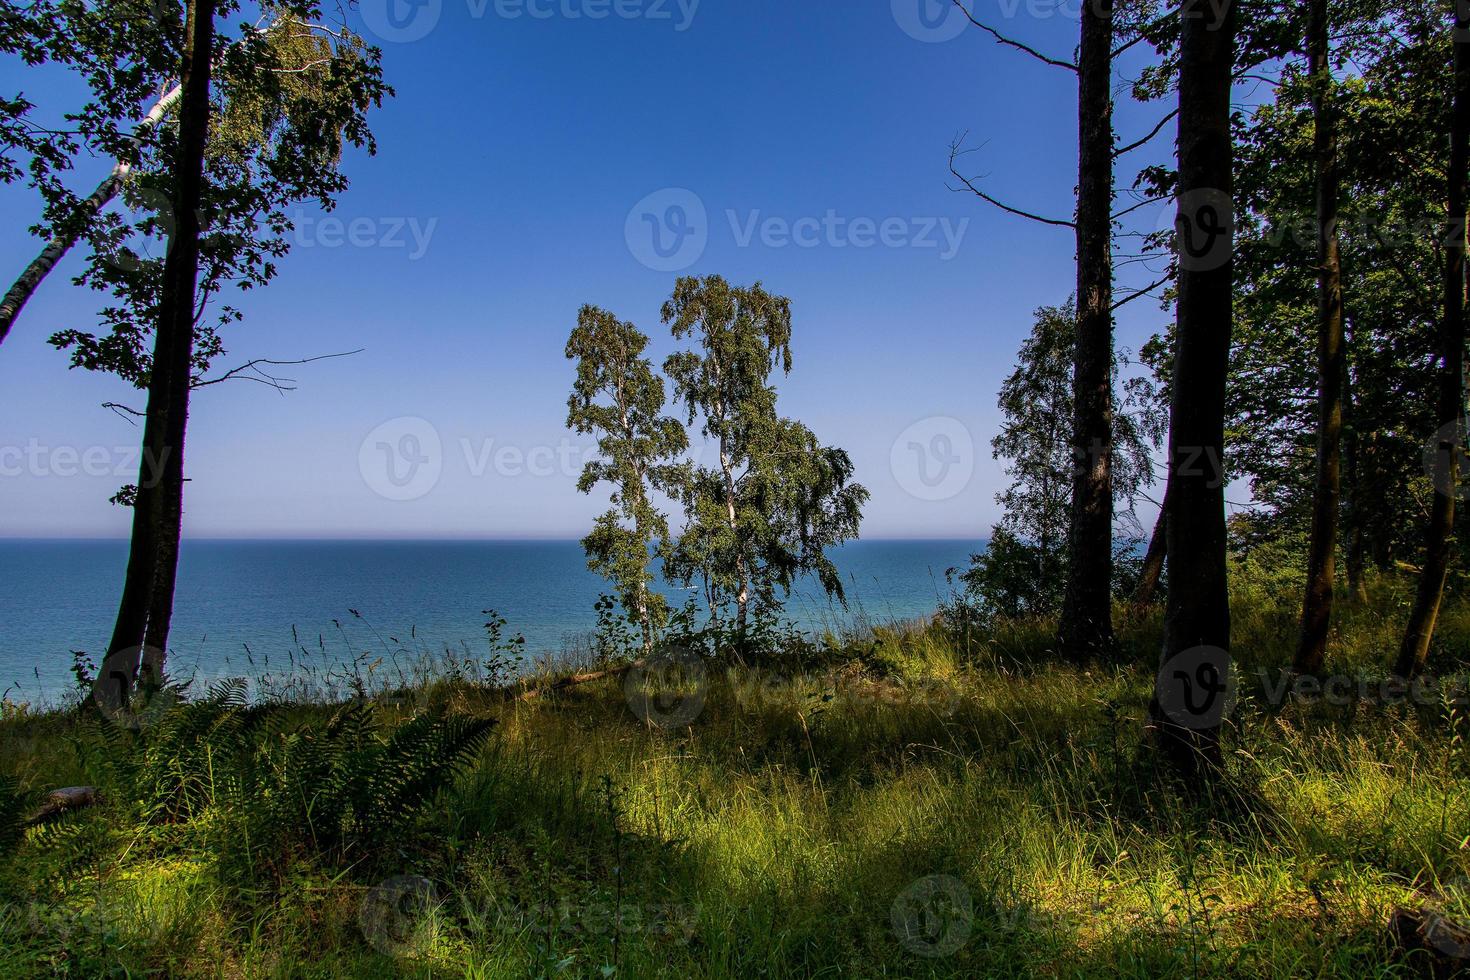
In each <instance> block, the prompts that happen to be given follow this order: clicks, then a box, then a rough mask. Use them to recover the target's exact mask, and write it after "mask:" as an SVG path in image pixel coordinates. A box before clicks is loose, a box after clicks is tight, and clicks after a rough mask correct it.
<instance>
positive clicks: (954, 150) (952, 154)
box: [949, 137, 1077, 229]
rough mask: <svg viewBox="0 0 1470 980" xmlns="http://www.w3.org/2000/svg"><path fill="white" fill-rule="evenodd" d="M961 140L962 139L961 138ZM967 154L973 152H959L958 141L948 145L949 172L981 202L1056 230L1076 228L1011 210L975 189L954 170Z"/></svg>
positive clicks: (1027, 212)
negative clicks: (956, 163) (1054, 227)
mask: <svg viewBox="0 0 1470 980" xmlns="http://www.w3.org/2000/svg"><path fill="white" fill-rule="evenodd" d="M961 139H963V137H962V138H961ZM967 152H973V151H969V150H961V149H960V141H956V142H954V143H953V144H951V145H950V148H949V172H950V173H951V174H953V175H954V177H955V179H956V180H958V181H960V183H962V184H964V185H965V187H966V188H968V189H969V190H970V193H972V194H974V195H975V196H976V197H978V198H980V199H981V200H983V201H985V202H987V203H989V204H992V205H994V206H995V207H997V208H1000V209H1001V210H1002V211H1005V212H1007V213H1009V214H1014V215H1016V216H1017V217H1019V218H1030V219H1031V220H1032V221H1039V222H1040V223H1042V224H1044V225H1055V226H1056V227H1058V228H1074V229H1075V228H1076V227H1077V226H1076V224H1074V223H1073V222H1071V221H1063V220H1061V219H1060V218H1048V217H1045V216H1043V215H1039V214H1032V213H1031V212H1030V211H1023V210H1021V209H1020V208H1013V207H1011V206H1010V205H1009V204H1003V203H1002V202H1000V201H997V200H996V199H995V198H993V197H991V196H990V195H989V194H987V193H985V192H984V191H982V190H981V189H980V188H978V187H976V186H975V184H974V182H972V181H971V180H970V178H968V177H965V176H964V175H962V174H961V173H960V172H959V171H958V170H957V169H955V160H956V159H958V158H959V157H960V156H961V155H962V154H963V153H967ZM950 190H952V191H959V190H960V188H958V187H951V188H950Z"/></svg>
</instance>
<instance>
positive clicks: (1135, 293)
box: [1109, 276, 1174, 312]
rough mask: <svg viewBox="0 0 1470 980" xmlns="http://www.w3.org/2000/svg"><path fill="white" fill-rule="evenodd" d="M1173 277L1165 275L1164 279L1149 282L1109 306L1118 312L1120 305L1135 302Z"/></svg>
mask: <svg viewBox="0 0 1470 980" xmlns="http://www.w3.org/2000/svg"><path fill="white" fill-rule="evenodd" d="M1173 278H1174V277H1173V276H1164V277H1163V278H1162V279H1159V280H1157V281H1155V282H1152V283H1150V284H1148V285H1147V286H1145V287H1143V288H1142V289H1136V290H1134V291H1133V292H1131V293H1129V294H1128V295H1127V296H1124V297H1123V298H1122V299H1120V300H1118V301H1117V302H1116V303H1114V304H1113V305H1112V306H1111V307H1109V310H1110V311H1114V312H1116V311H1117V309H1118V308H1119V307H1121V306H1123V305H1125V304H1127V303H1131V302H1133V301H1134V300H1136V299H1138V297H1140V296H1148V295H1150V294H1151V293H1153V291H1154V290H1155V289H1158V288H1159V287H1160V286H1162V285H1164V283H1166V282H1168V281H1169V280H1171V279H1173Z"/></svg>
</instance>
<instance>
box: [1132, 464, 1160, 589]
mask: <svg viewBox="0 0 1470 980" xmlns="http://www.w3.org/2000/svg"><path fill="white" fill-rule="evenodd" d="M1168 527H1169V487H1168V484H1165V486H1164V502H1163V503H1162V504H1160V505H1159V518H1158V520H1156V521H1154V533H1153V534H1152V535H1150V536H1149V539H1148V550H1147V551H1145V552H1144V554H1143V570H1142V571H1141V572H1140V573H1139V576H1138V585H1137V587H1136V588H1135V589H1134V590H1133V608H1134V609H1143V608H1144V607H1146V606H1150V605H1153V601H1154V595H1155V594H1156V593H1157V592H1158V591H1159V580H1160V579H1161V578H1163V575H1164V556H1165V555H1166V554H1168V551H1169V547H1168Z"/></svg>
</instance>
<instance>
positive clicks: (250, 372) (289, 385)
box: [189, 347, 366, 392]
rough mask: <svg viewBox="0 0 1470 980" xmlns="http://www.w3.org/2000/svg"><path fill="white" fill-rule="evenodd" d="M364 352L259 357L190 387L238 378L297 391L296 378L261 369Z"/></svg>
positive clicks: (358, 350) (201, 380) (196, 381)
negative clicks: (279, 358)
mask: <svg viewBox="0 0 1470 980" xmlns="http://www.w3.org/2000/svg"><path fill="white" fill-rule="evenodd" d="M364 350H366V348H363V347H359V348H358V349H357V350H348V351H340V352H339V353H336V354H318V355H317V356H315V357H303V358H300V359H298V360H294V361H276V360H272V359H270V358H268V357H257V358H255V359H254V360H253V361H246V362H245V363H244V364H241V365H240V366H239V367H233V368H230V370H228V371H226V372H225V373H224V374H222V375H220V376H219V377H217V378H209V379H207V380H206V379H203V378H200V379H197V380H195V381H194V382H192V383H191V384H190V385H189V387H190V388H206V387H208V386H209V385H217V384H219V383H220V382H221V381H230V380H232V379H236V378H238V379H239V380H241V381H255V382H259V383H260V384H263V385H268V386H270V387H272V388H274V389H276V390H277V391H281V392H286V391H295V390H296V380H295V379H294V378H282V377H277V376H276V375H273V374H271V373H270V372H269V371H265V370H263V369H262V368H261V365H262V364H268V365H270V366H272V367H281V366H283V365H287V364H310V363H311V362H313V361H325V360H327V359H328V358H333V357H351V356H352V355H353V354H361V353H362V352H363V351H364Z"/></svg>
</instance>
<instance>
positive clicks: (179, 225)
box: [143, 0, 215, 684]
mask: <svg viewBox="0 0 1470 980" xmlns="http://www.w3.org/2000/svg"><path fill="white" fill-rule="evenodd" d="M214 4H215V0H189V5H188V13H187V16H186V19H185V24H184V31H185V38H186V40H185V42H184V67H183V71H182V72H180V76H179V77H180V79H181V84H182V86H183V89H184V96H183V105H182V106H181V108H180V110H179V149H178V154H179V156H178V160H177V161H176V164H175V178H174V199H173V205H174V227H175V229H176V231H175V233H174V241H173V243H172V245H171V247H170V248H169V252H168V256H167V257H166V258H165V259H164V266H163V295H162V302H161V303H160V304H159V319H160V320H168V321H169V322H170V324H171V328H170V334H171V344H170V347H169V351H168V357H169V366H168V380H167V384H168V408H167V411H166V412H165V413H164V433H165V442H166V446H167V450H168V459H167V462H166V464H165V467H164V478H163V481H162V482H161V483H160V484H159V500H158V511H157V513H158V529H157V531H156V532H155V534H154V539H153V543H154V548H155V551H156V554H157V558H156V560H155V563H154V570H153V589H152V594H151V595H150V597H149V608H148V632H147V638H146V641H145V650H144V659H143V668H144V672H145V674H147V675H148V677H147V679H148V681H149V682H150V683H154V684H157V683H161V682H162V680H163V664H164V658H165V656H166V655H167V653H168V633H169V626H170V624H171V623H172V621H173V609H174V584H175V582H176V581H177V578H178V570H179V538H180V536H181V535H182V532H183V519H184V434H185V430H186V429H187V427H188V423H189V390H190V387H191V384H192V382H193V367H192V365H193V360H194V320H195V308H196V303H197V293H198V284H199V236H200V223H199V208H200V197H201V194H202V191H203V187H204V168H205V164H204V154H205V149H206V146H207V144H208V142H209V112H210V109H209V81H210V79H209V76H210V61H211V58H212V57H213V49H214Z"/></svg>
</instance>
